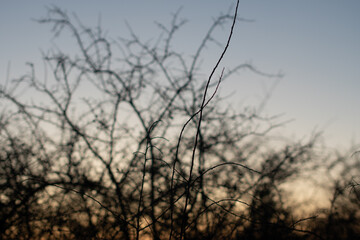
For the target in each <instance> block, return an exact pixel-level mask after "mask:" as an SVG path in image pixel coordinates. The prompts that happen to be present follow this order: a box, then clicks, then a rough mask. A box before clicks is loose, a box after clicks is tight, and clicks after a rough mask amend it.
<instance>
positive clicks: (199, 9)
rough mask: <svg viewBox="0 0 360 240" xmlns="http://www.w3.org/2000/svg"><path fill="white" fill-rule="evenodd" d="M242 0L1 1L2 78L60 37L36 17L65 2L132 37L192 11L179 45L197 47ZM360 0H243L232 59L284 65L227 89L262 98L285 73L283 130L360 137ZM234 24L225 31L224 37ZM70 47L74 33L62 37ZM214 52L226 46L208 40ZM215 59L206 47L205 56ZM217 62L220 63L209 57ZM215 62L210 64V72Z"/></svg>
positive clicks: (85, 18)
mask: <svg viewBox="0 0 360 240" xmlns="http://www.w3.org/2000/svg"><path fill="white" fill-rule="evenodd" d="M235 3H236V2H235V1H233V0H222V1H219V0H206V1H205V0H202V1H200V0H197V1H194V0H183V1H175V0H153V1H149V0H136V1H135V0H121V1H120V0H106V1H100V0H77V1H70V0H62V1H60V0H34V1H28V0H17V1H10V0H2V1H0V33H1V34H0V53H1V54H0V84H1V85H2V84H4V83H5V81H6V79H11V78H16V77H19V76H20V75H22V74H23V73H26V72H27V71H28V69H27V68H26V64H25V63H26V62H34V63H39V64H38V65H41V64H42V63H41V62H42V61H41V51H46V50H48V49H50V48H52V47H54V46H55V45H56V46H57V45H58V44H59V43H56V41H55V40H54V38H53V37H52V34H51V33H50V27H49V26H46V25H41V24H38V23H36V22H35V21H33V19H38V18H41V17H43V16H46V8H45V7H46V6H51V5H56V6H59V7H60V8H62V9H64V10H66V11H67V12H68V13H76V15H77V16H78V18H79V19H80V20H81V21H82V22H83V23H84V24H85V25H88V26H96V25H97V24H98V22H99V19H101V26H102V27H103V28H104V29H105V30H107V32H108V34H109V35H110V36H114V37H117V36H129V35H128V34H129V32H128V30H127V27H126V22H128V23H129V24H130V25H131V26H132V29H133V30H134V31H135V32H136V33H138V35H139V36H140V37H141V38H142V39H148V38H149V39H150V38H152V37H156V36H154V33H156V26H155V24H154V22H155V21H156V22H161V23H165V24H166V23H168V22H169V21H170V20H171V14H172V13H174V12H176V11H177V10H179V9H180V8H181V12H180V16H181V17H182V18H185V19H187V20H188V22H187V24H186V25H185V26H184V27H183V29H182V30H181V32H180V33H179V35H177V40H176V41H175V42H174V44H176V46H174V48H177V49H181V51H183V52H184V54H191V53H192V51H193V49H194V46H196V44H198V43H200V41H201V39H202V37H203V36H204V34H205V33H206V30H207V28H208V27H209V26H210V24H211V23H212V21H213V18H214V17H217V16H219V14H221V13H227V12H228V11H229V9H231V7H232V8H233V7H234V6H235ZM359 12H360V1H359V0H342V1H340V0H241V1H240V8H239V17H241V18H245V19H249V20H252V21H249V22H239V23H238V24H237V26H236V29H235V34H234V37H233V39H232V42H231V45H230V49H229V51H228V53H227V55H226V57H225V59H224V62H223V66H224V67H229V68H231V67H233V66H235V65H237V64H241V63H251V64H253V65H254V66H255V67H256V68H257V69H259V70H261V71H262V72H265V73H279V72H280V73H282V74H283V77H282V78H281V79H275V80H274V79H268V78H264V77H261V76H258V75H256V74H252V73H250V72H243V73H239V74H238V75H236V76H235V77H234V78H232V79H231V80H229V81H227V82H224V83H223V85H222V91H221V94H225V95H226V94H228V93H232V98H233V100H235V101H233V100H232V102H236V103H238V104H239V105H240V104H245V105H246V104H249V105H252V104H256V103H258V102H259V101H260V99H261V97H262V96H263V95H264V89H269V88H270V87H271V86H273V85H274V82H277V85H276V87H275V88H274V89H273V91H272V94H271V98H270V99H269V100H268V102H267V105H266V110H265V111H266V114H269V115H271V114H273V115H276V114H283V115H282V118H283V119H284V120H292V121H291V122H289V123H288V124H287V125H286V126H285V127H284V128H283V129H282V130H281V132H282V133H283V134H285V135H286V136H288V137H289V138H291V139H293V138H298V139H302V138H306V137H309V136H310V135H311V134H312V133H313V131H323V132H324V134H323V136H324V141H325V143H326V144H327V145H328V146H330V147H332V148H346V147H347V146H349V145H350V144H355V145H359V144H360V107H359V106H360V27H359V26H360V14H359ZM227 33H228V29H224V30H223V31H220V32H219V36H216V37H218V38H219V40H220V41H223V42H224V41H225V39H226V36H227ZM61 44H63V45H62V46H65V47H66V46H67V44H68V45H69V46H68V47H69V48H71V43H70V42H64V43H61ZM208 51H209V55H208V57H209V59H214V63H215V61H216V60H217V59H216V56H218V55H219V54H220V53H221V49H220V48H217V47H215V46H212V47H211V48H210V47H209V50H208ZM205 58H207V56H205ZM210 65H211V63H210ZM210 65H206V64H204V71H205V72H209V69H210V68H211V66H210Z"/></svg>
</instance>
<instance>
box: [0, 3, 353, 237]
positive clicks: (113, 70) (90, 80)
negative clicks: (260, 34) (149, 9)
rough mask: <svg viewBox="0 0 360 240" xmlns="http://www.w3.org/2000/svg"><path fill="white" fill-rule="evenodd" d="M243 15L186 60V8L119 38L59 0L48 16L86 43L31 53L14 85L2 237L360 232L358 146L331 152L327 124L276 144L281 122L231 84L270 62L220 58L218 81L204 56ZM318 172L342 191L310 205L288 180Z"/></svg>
mask: <svg viewBox="0 0 360 240" xmlns="http://www.w3.org/2000/svg"><path fill="white" fill-rule="evenodd" d="M236 12H237V9H236V11H235V16H234V15H232V14H228V15H221V16H220V17H218V18H216V19H215V20H214V22H213V23H212V25H211V26H210V27H209V31H208V32H207V33H206V35H205V37H204V38H203V40H202V41H201V42H200V44H199V47H198V48H197V51H196V52H195V53H194V54H193V55H192V56H191V57H185V56H184V55H183V54H181V53H179V52H177V51H176V50H175V49H174V47H173V45H172V40H173V39H174V38H175V37H176V34H181V33H178V32H179V30H180V29H181V26H183V24H185V22H186V21H184V20H182V19H180V18H179V16H178V14H175V15H174V18H173V21H172V22H171V23H170V25H169V26H165V25H162V24H159V28H160V29H161V31H162V33H161V34H160V36H159V38H158V39H157V40H156V41H142V40H141V39H140V37H139V36H138V35H136V34H135V33H133V32H132V31H131V29H130V37H129V38H123V37H122V38H119V39H118V40H113V39H111V38H109V37H107V35H106V34H105V33H104V32H103V30H102V29H101V27H95V28H89V27H87V26H84V25H83V24H81V22H79V21H76V20H75V21H74V19H72V18H70V17H69V16H68V15H67V14H66V12H65V11H63V10H61V9H59V8H57V7H52V8H49V9H48V16H47V17H45V18H42V19H40V20H39V22H40V23H44V24H48V25H50V26H51V27H52V31H53V33H54V35H55V36H57V37H61V36H63V34H64V32H66V34H68V33H70V35H66V34H65V36H70V37H72V38H73V39H74V45H76V46H77V47H78V51H77V52H63V51H62V50H61V49H51V50H49V51H48V52H47V53H43V60H44V62H45V64H46V66H47V69H48V74H47V75H44V76H42V75H41V74H38V73H37V70H36V68H35V66H34V65H33V64H29V68H30V72H29V73H28V74H26V75H24V76H23V77H20V78H17V79H14V80H12V81H11V82H8V83H7V84H5V85H2V86H1V87H0V101H1V102H0V104H1V108H2V109H1V114H0V143H1V144H0V236H1V237H0V238H1V239H129V240H130V239H187V240H190V239H209V240H210V239H239V240H240V239H247V240H248V239H277V240H279V239H358V238H359V236H360V222H359V218H360V211H359V210H360V208H359V204H360V197H359V196H360V193H359V186H358V183H357V178H356V177H358V176H359V169H360V168H359V156H358V155H357V154H356V153H355V150H353V152H354V154H353V155H352V156H350V157H347V156H346V154H338V155H329V156H327V157H321V156H319V151H318V148H317V144H318V142H319V138H318V135H316V134H315V135H314V137H312V138H310V139H309V140H308V141H307V142H295V141H294V142H287V143H285V144H283V146H281V147H277V148H273V147H271V144H269V142H271V137H270V136H268V133H269V132H270V131H271V130H273V129H274V128H277V127H280V126H281V125H282V123H281V121H280V120H281V119H278V118H277V117H276V116H274V117H267V116H262V115H261V111H260V110H259V108H261V106H259V108H256V107H248V108H244V109H234V108H233V107H232V106H228V105H225V101H224V99H222V98H221V96H219V95H218V94H217V90H218V87H219V85H221V82H223V81H224V80H226V79H227V78H229V77H231V76H233V75H234V74H236V72H238V71H241V70H243V69H247V70H251V71H253V72H255V73H256V74H259V73H260V72H259V71H258V70H257V69H255V68H254V67H253V66H251V65H249V64H239V65H238V66H236V67H235V68H233V69H228V70H227V69H225V70H222V71H221V69H220V70H218V68H217V64H216V65H214V66H215V67H214V69H213V72H212V73H209V78H208V80H207V81H206V79H205V80H204V77H203V76H204V75H203V73H202V72H201V70H200V62H201V56H202V54H203V52H204V51H205V50H206V47H212V46H213V45H212V44H213V43H214V42H215V40H214V39H215V36H213V32H214V30H215V29H217V28H218V27H221V26H224V25H226V24H227V23H232V28H231V32H232V31H233V29H234V28H233V27H234V26H235V23H236V22H237V21H236V20H235V19H236ZM226 26H227V25H226ZM230 40H231V33H230V35H229V38H228V42H227V43H225V44H224V45H223V46H222V51H223V54H225V52H226V51H227V48H228V46H229V41H230ZM230 47H231V46H230ZM221 60H222V55H221V57H220V56H219V59H215V60H214V64H215V63H216V62H218V63H219V62H220V61H221ZM214 74H215V75H216V74H217V77H214V76H215V75H214ZM267 77H271V75H268V76H267ZM216 78H217V79H216ZM324 151H325V150H324ZM321 154H322V156H325V152H322V153H321ZM306 173H309V174H310V176H311V178H313V179H321V178H323V179H326V184H324V185H320V184H319V185H317V186H315V187H317V188H322V189H325V190H326V192H328V193H329V196H331V197H330V198H328V199H327V201H328V205H327V207H323V205H322V207H321V208H320V207H319V208H318V209H316V210H315V211H314V212H313V213H309V212H306V213H304V214H303V215H300V214H298V212H299V211H296V210H298V209H296V208H301V209H306V208H307V206H306V203H303V204H300V205H297V206H295V205H291V201H290V200H289V197H288V193H287V190H286V189H287V188H288V187H289V185H290V187H291V184H294V182H295V180H297V182H301V181H302V177H303V176H305V175H306ZM286 185H287V188H286V187H285V186H286ZM298 194H299V195H301V193H298ZM313 204H314V205H315V206H316V205H317V204H316V203H313ZM319 205H320V204H319Z"/></svg>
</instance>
